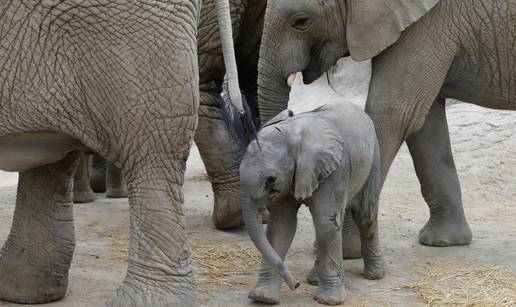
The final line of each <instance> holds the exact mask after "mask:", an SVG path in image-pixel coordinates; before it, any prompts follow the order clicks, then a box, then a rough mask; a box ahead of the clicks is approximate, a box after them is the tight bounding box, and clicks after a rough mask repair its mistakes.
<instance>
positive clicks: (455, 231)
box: [419, 213, 473, 247]
mask: <svg viewBox="0 0 516 307" xmlns="http://www.w3.org/2000/svg"><path fill="white" fill-rule="evenodd" d="M472 238H473V234H472V233H471V229H470V228H469V225H468V222H467V221H466V217H465V216H464V213H462V214H431V216H430V220H428V222H427V223H426V225H425V227H423V229H421V231H420V233H419V242H420V243H421V244H423V245H429V246H438V247H446V246H454V245H468V244H471V240H472Z"/></svg>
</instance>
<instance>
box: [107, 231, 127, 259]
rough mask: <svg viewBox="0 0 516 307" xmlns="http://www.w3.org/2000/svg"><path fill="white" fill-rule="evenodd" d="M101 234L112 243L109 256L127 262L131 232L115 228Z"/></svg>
mask: <svg viewBox="0 0 516 307" xmlns="http://www.w3.org/2000/svg"><path fill="white" fill-rule="evenodd" d="M101 236H102V237H103V238H104V239H105V240H106V241H109V243H111V252H110V254H109V258H110V259H111V260H112V261H114V262H127V259H128V244H129V234H128V233H126V232H121V231H118V230H114V231H108V232H107V233H105V234H101Z"/></svg>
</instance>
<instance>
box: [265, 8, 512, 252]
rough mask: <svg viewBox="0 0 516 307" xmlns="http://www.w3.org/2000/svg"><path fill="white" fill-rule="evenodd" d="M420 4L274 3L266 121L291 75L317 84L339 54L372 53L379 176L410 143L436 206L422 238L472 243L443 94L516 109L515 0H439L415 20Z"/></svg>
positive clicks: (269, 19) (284, 96) (279, 105)
mask: <svg viewBox="0 0 516 307" xmlns="http://www.w3.org/2000/svg"><path fill="white" fill-rule="evenodd" d="M423 2H430V3H427V4H429V6H431V5H432V3H431V2H435V1H432V0H429V1H422V0H419V1H415V0H368V1H365V0H347V1H344V0H332V1H321V0H317V1H308V0H303V1H292V0H272V1H269V2H268V8H267V13H266V18H265V26H264V34H263V39H262V47H261V51H260V63H259V80H258V83H259V91H258V94H259V99H258V102H259V110H260V119H261V121H262V122H265V121H267V120H269V119H270V118H271V117H273V116H274V115H275V114H277V113H279V112H280V111H282V110H284V109H286V107H287V102H288V95H289V91H290V89H289V87H288V86H287V82H286V80H287V77H288V76H289V74H291V73H293V72H298V71H300V72H302V73H303V78H304V82H305V83H311V82H312V81H314V80H315V79H317V78H318V77H320V76H321V74H323V73H324V72H325V71H327V70H328V69H329V68H330V67H331V66H332V65H334V64H335V63H336V61H337V60H338V59H339V58H340V57H343V56H346V55H351V57H353V58H354V59H355V60H364V59H368V58H373V60H372V62H373V71H372V80H371V85H370V90H369V95H368V98H367V105H366V112H367V113H368V114H369V116H370V117H371V118H372V119H373V122H374V124H375V127H376V132H377V136H378V140H379V143H380V152H381V160H382V178H383V180H384V179H385V177H386V175H387V172H388V170H389V167H390V165H391V163H392V161H393V159H394V157H395V156H396V153H397V152H398V150H399V147H400V145H401V144H402V142H403V141H407V144H408V146H409V149H410V153H411V155H412V158H413V161H414V165H415V169H416V173H417V176H418V178H419V180H420V183H421V191H422V194H423V196H424V198H425V200H426V202H427V203H428V205H429V208H430V219H429V221H428V223H427V224H426V225H425V226H424V228H423V229H422V230H421V232H420V235H419V241H420V242H421V243H422V244H425V245H433V246H450V245H464V244H470V242H471V239H472V234H471V231H470V228H469V226H468V223H467V221H466V218H465V216H464V210H463V207H462V199H461V191H460V184H459V179H458V177H457V171H456V168H455V164H454V161H453V156H452V152H451V148H450V139H449V133H448V126H447V123H446V112H445V104H444V102H445V98H455V99H460V100H462V101H466V102H470V103H474V104H478V105H480V106H484V107H489V108H496V109H510V110H514V109H516V78H514V76H515V75H516V48H515V46H514V41H515V40H516V1H515V0H441V1H440V2H439V3H438V4H437V5H436V6H435V7H434V8H433V9H432V10H430V11H429V12H428V13H427V14H426V15H425V16H424V17H423V18H421V19H418V17H419V16H421V15H422V14H423V13H424V12H425V10H424V9H421V7H420V5H419V4H420V3H423ZM429 6H428V7H429ZM400 7H402V8H403V9H400ZM403 12H405V13H406V12H409V13H410V14H404V13H403ZM415 20H417V21H416V22H415V23H412V22H413V21H415ZM400 21H403V22H402V23H400ZM411 23H412V24H411ZM407 27H408V28H407ZM403 29H406V30H405V31H403V32H402V30H403ZM391 44H392V46H391ZM389 46H390V47H389ZM383 180H382V181H383Z"/></svg>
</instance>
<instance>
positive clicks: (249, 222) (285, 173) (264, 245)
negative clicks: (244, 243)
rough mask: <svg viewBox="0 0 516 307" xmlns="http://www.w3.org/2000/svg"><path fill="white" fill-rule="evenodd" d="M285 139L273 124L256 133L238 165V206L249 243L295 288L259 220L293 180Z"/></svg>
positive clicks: (295, 283)
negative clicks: (254, 139) (240, 209)
mask: <svg viewBox="0 0 516 307" xmlns="http://www.w3.org/2000/svg"><path fill="white" fill-rule="evenodd" d="M286 137H287V136H286V135H285V134H283V133H282V131H281V130H280V128H279V127H277V126H275V125H273V126H269V127H266V128H264V129H262V130H261V131H260V133H259V134H258V141H259V143H260V144H259V145H258V143H257V142H256V141H253V142H252V143H251V144H250V145H249V147H248V149H247V153H246V155H245V157H244V159H243V161H242V163H241V164H240V206H241V207H242V214H243V217H244V221H245V224H246V228H247V231H248V233H249V236H250V237H251V240H252V241H253V243H254V244H255V245H256V247H257V248H258V250H259V251H260V253H261V254H262V256H263V257H264V259H266V260H267V261H268V262H269V263H270V264H271V265H272V266H273V267H274V268H275V269H276V270H277V271H278V273H279V274H280V275H281V276H282V277H283V279H284V280H285V281H286V282H287V284H288V285H289V287H290V288H291V289H295V288H297V287H298V286H299V282H298V281H297V280H295V279H294V277H293V276H292V275H291V273H290V272H289V271H288V270H287V268H286V267H285V265H284V264H283V261H282V260H281V258H280V257H279V256H278V255H277V253H276V252H275V251H274V249H273V248H272V247H271V245H270V244H269V241H268V240H267V238H266V236H265V233H264V232H263V230H262V221H261V216H262V214H261V213H262V211H263V210H265V209H266V208H267V207H269V206H270V205H271V204H272V203H273V202H274V200H276V199H278V198H280V197H282V196H285V195H287V194H288V193H289V191H290V187H291V186H292V182H293V180H294V179H293V176H294V169H295V162H294V159H293V152H292V149H291V148H289V145H288V144H289V142H288V140H287V139H286Z"/></svg>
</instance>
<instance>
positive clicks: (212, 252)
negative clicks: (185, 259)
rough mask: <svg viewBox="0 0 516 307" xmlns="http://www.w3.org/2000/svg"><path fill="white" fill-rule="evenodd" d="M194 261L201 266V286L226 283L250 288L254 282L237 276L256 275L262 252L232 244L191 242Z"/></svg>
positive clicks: (199, 281) (199, 271)
mask: <svg viewBox="0 0 516 307" xmlns="http://www.w3.org/2000/svg"><path fill="white" fill-rule="evenodd" d="M191 246H192V262H193V263H194V265H196V266H198V267H199V270H198V271H197V272H198V274H199V275H200V276H201V277H200V278H198V279H197V284H198V285H199V286H203V285H211V286H215V285H226V286H243V287H245V288H250V287H251V286H252V285H253V282H251V281H249V280H242V279H241V278H238V279H237V278H236V277H237V276H240V277H241V276H243V275H247V276H255V275H256V274H257V272H258V268H259V265H260V262H261V255H260V253H259V252H258V251H257V250H256V249H254V248H247V247H242V246H240V245H238V244H237V243H232V244H221V245H199V244H195V243H191Z"/></svg>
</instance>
